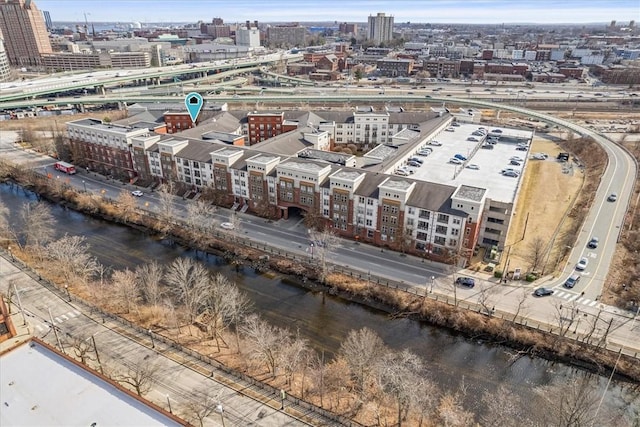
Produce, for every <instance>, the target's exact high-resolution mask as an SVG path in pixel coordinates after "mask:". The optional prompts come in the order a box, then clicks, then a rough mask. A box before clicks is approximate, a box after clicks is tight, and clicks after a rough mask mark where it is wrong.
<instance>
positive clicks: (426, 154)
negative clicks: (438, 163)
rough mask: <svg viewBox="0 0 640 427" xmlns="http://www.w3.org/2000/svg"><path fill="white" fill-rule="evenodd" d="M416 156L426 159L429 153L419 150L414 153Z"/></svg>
mask: <svg viewBox="0 0 640 427" xmlns="http://www.w3.org/2000/svg"><path fill="white" fill-rule="evenodd" d="M416 154H417V155H418V156H423V157H427V156H428V155H429V154H431V151H426V150H420V151H418V152H417V153H416Z"/></svg>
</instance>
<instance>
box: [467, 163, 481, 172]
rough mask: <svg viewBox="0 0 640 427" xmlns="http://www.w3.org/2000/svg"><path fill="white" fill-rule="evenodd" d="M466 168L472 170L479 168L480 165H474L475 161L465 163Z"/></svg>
mask: <svg viewBox="0 0 640 427" xmlns="http://www.w3.org/2000/svg"><path fill="white" fill-rule="evenodd" d="M467 169H473V170H476V171H477V170H479V169H480V166H478V165H476V164H475V163H471V164H469V165H467Z"/></svg>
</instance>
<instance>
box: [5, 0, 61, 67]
mask: <svg viewBox="0 0 640 427" xmlns="http://www.w3.org/2000/svg"><path fill="white" fill-rule="evenodd" d="M0 31H2V33H3V34H5V37H6V38H5V40H4V43H5V48H6V50H7V57H8V58H9V63H10V64H11V65H17V66H21V67H24V66H37V65H40V64H41V55H42V54H46V53H52V50H51V43H50V42H49V33H48V32H47V27H46V25H45V22H44V18H43V16H42V13H41V12H40V10H39V9H38V8H37V7H36V4H35V3H34V2H33V1H31V0H4V1H3V2H0ZM9 35H10V36H9Z"/></svg>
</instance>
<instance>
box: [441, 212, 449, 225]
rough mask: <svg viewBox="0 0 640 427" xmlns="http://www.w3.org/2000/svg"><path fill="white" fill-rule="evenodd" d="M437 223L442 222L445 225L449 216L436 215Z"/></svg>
mask: <svg viewBox="0 0 640 427" xmlns="http://www.w3.org/2000/svg"><path fill="white" fill-rule="evenodd" d="M438 222H443V223H445V224H448V223H449V215H447V214H438Z"/></svg>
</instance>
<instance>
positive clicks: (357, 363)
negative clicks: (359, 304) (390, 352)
mask: <svg viewBox="0 0 640 427" xmlns="http://www.w3.org/2000/svg"><path fill="white" fill-rule="evenodd" d="M386 352H387V349H386V346H385V345H384V343H383V342H382V339H381V338H380V337H379V336H378V334H376V333H375V332H374V331H372V330H371V329H368V328H362V329H359V330H352V331H351V332H349V335H347V338H346V339H345V340H344V342H343V343H342V345H341V346H340V352H339V353H340V355H341V356H342V357H343V358H344V360H345V361H346V363H347V366H348V367H349V371H350V372H351V377H352V378H353V380H354V381H355V383H356V389H357V390H358V391H359V392H360V394H361V396H362V397H363V398H364V397H365V396H366V387H367V384H368V383H369V382H370V381H371V380H372V379H373V373H374V372H376V370H377V365H378V364H379V363H381V360H382V357H383V355H384V354H385V353H386Z"/></svg>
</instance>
